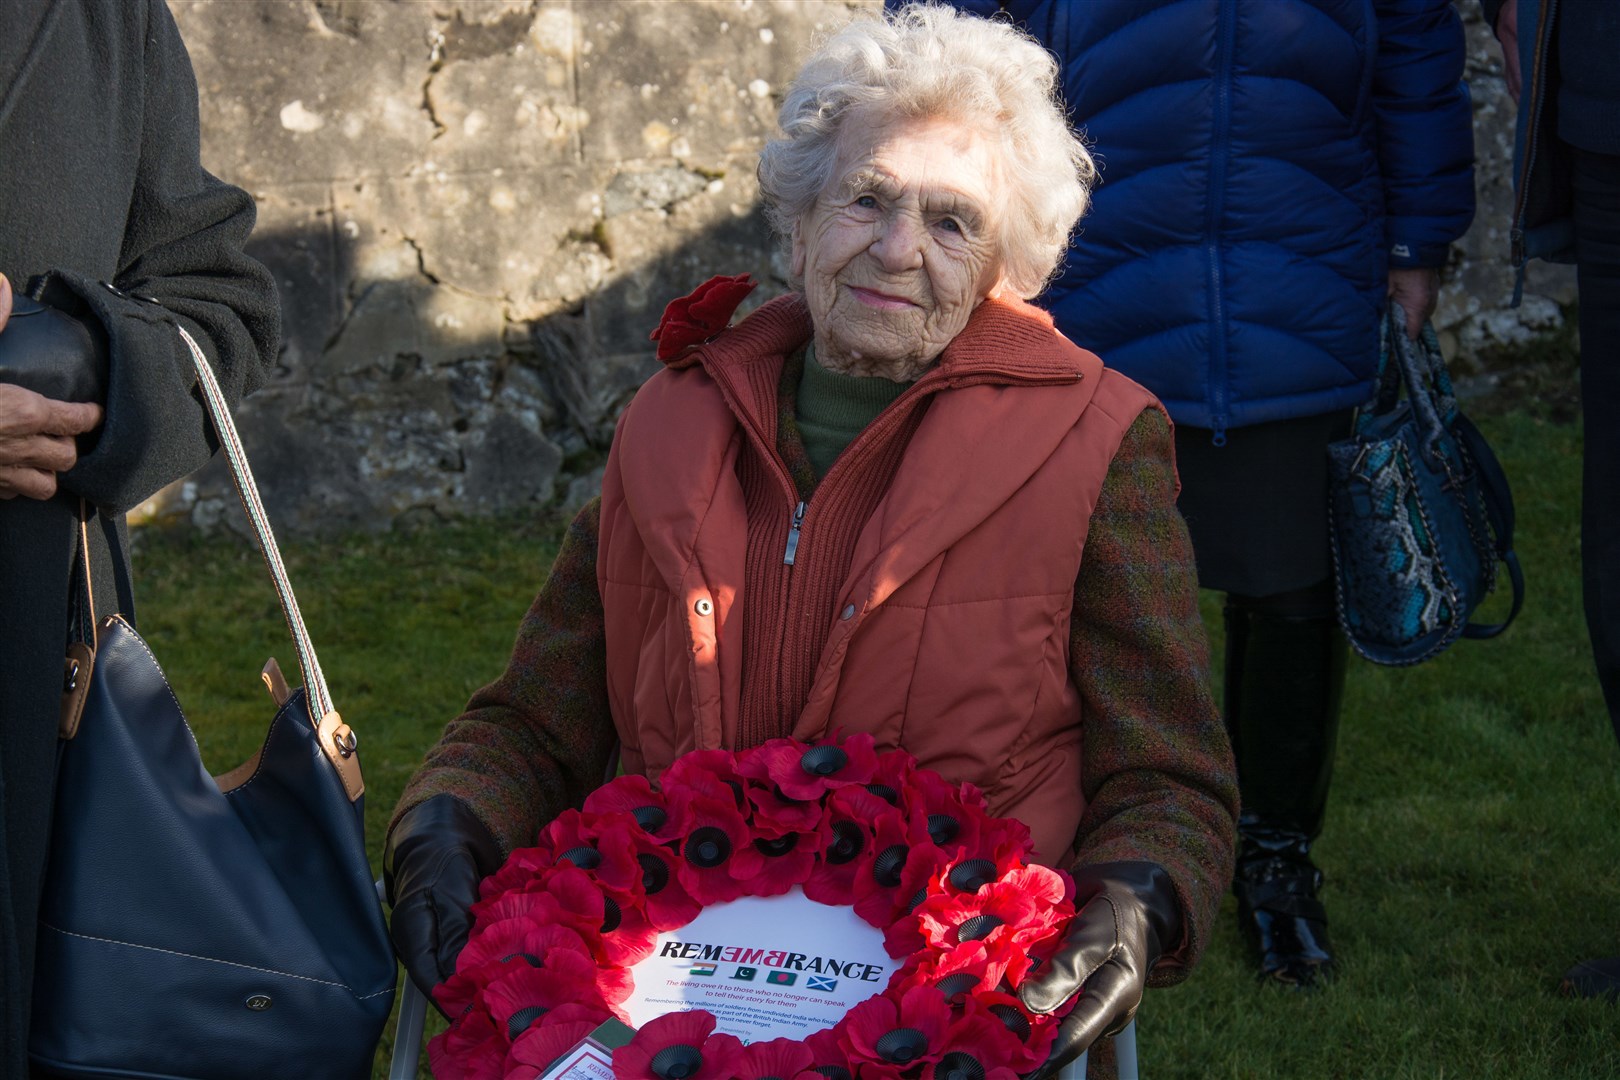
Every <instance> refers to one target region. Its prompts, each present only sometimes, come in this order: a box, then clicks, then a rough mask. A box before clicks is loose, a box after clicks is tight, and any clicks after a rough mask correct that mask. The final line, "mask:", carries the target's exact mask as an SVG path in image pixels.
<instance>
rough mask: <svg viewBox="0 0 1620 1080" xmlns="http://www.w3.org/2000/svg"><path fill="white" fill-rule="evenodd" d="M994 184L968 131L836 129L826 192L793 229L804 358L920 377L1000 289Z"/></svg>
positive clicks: (990, 166) (895, 123)
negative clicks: (805, 331) (809, 341)
mask: <svg viewBox="0 0 1620 1080" xmlns="http://www.w3.org/2000/svg"><path fill="white" fill-rule="evenodd" d="M999 185H1000V173H999V172H998V170H997V168H996V158H995V152H994V143H993V141H992V140H991V139H990V138H988V137H986V136H985V135H984V134H981V133H980V132H979V131H978V130H977V129H974V128H970V127H965V126H963V125H961V124H957V123H954V122H951V121H945V120H929V119H924V120H911V119H898V120H895V119H890V120H888V121H887V122H882V121H869V120H867V119H865V118H864V117H862V116H860V115H856V116H852V117H850V118H849V119H848V120H846V121H845V122H844V126H843V128H842V129H841V130H840V131H839V134H838V159H837V163H836V164H835V165H834V168H833V173H832V178H831V180H830V181H829V183H828V186H827V189H826V190H825V191H823V192H822V193H821V196H820V198H819V199H817V200H816V205H815V206H814V207H812V208H811V210H810V212H809V213H808V214H806V215H805V216H804V217H803V218H801V219H800V221H799V223H798V225H797V226H796V227H795V228H794V231H793V270H794V273H795V274H799V275H802V277H803V279H804V295H805V300H806V301H807V302H808V304H809V306H810V316H811V319H812V321H813V322H814V325H815V340H816V359H817V360H818V361H820V362H821V364H822V365H823V366H825V367H827V368H828V369H830V370H833V371H841V372H844V373H846V374H851V375H879V376H883V377H885V378H890V379H895V380H896V381H901V382H904V381H908V380H911V379H915V378H917V377H918V376H919V375H921V374H922V372H923V370H924V369H925V368H926V367H927V366H928V365H929V364H931V363H933V361H934V359H935V358H936V357H938V356H939V354H940V353H941V352H942V351H943V350H944V348H945V346H946V345H947V344H949V343H950V341H951V339H952V338H954V337H955V336H956V335H957V334H959V333H961V331H962V328H963V327H964V326H966V325H967V321H968V316H970V315H972V314H973V309H974V308H976V307H978V306H979V302H980V301H982V300H983V299H984V298H985V297H986V296H988V295H989V294H990V293H991V292H992V291H993V290H994V289H995V288H996V286H997V285H998V284H999V283H1000V280H1001V269H1002V263H1001V248H1000V235H1001V234H1000V224H1001V222H1000V217H999V215H998V209H999V206H1000V204H1001V203H1002V202H1003V201H1004V200H1000V199H998V198H997V197H996V191H997V189H998V187H999Z"/></svg>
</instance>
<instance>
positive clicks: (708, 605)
mask: <svg viewBox="0 0 1620 1080" xmlns="http://www.w3.org/2000/svg"><path fill="white" fill-rule="evenodd" d="M692 609H693V610H694V611H696V612H697V613H698V614H699V615H702V616H703V617H704V618H705V619H706V618H708V617H709V616H710V615H713V614H714V604H713V602H712V601H710V600H709V598H708V597H707V596H705V597H702V598H701V599H699V600H698V602H697V603H696V604H694V605H692Z"/></svg>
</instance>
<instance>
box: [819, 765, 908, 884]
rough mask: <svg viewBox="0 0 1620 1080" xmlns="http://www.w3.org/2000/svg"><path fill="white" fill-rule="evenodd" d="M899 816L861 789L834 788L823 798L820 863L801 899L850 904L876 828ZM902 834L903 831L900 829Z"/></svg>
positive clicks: (868, 865) (868, 867) (871, 854)
mask: <svg viewBox="0 0 1620 1080" xmlns="http://www.w3.org/2000/svg"><path fill="white" fill-rule="evenodd" d="M899 814H900V812H899V811H898V810H896V809H895V808H894V807H893V806H890V805H889V803H888V802H886V801H884V800H883V799H882V798H880V797H878V796H876V795H874V794H872V793H871V792H870V791H867V790H866V788H865V787H860V786H850V787H841V788H838V789H836V790H834V791H832V792H831V793H829V794H828V795H827V813H826V816H825V817H824V818H823V820H822V827H821V844H820V847H821V860H820V861H819V862H818V863H817V864H816V868H815V870H813V871H812V872H811V874H810V878H809V880H807V881H806V882H805V883H804V895H806V896H808V897H809V898H810V899H812V900H815V901H817V902H818V903H822V904H831V905H834V906H843V905H847V904H850V903H853V902H854V899H855V882H856V880H857V878H859V877H861V876H864V875H866V874H870V873H871V871H872V861H873V860H874V859H875V858H876V857H877V856H878V854H879V852H878V851H877V850H874V846H875V843H876V839H877V833H878V830H879V828H880V827H881V825H882V823H883V822H884V821H885V819H888V820H890V822H891V823H892V821H893V820H895V819H898V818H899ZM901 834H902V835H903V834H904V829H903V828H902V829H901Z"/></svg>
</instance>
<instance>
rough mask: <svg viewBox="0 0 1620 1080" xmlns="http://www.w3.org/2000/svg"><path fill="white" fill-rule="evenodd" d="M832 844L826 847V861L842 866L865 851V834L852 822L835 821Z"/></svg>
mask: <svg viewBox="0 0 1620 1080" xmlns="http://www.w3.org/2000/svg"><path fill="white" fill-rule="evenodd" d="M832 832H833V842H832V843H831V844H829V845H828V846H827V861H828V862H830V863H832V864H833V865H834V866H842V865H843V864H844V863H847V862H849V861H850V860H851V859H853V858H854V857H855V856H857V855H859V854H860V853H861V852H862V851H864V850H865V849H866V834H865V833H864V832H863V831H861V827H860V826H859V825H857V824H855V823H854V822H853V821H835V822H833V827H832Z"/></svg>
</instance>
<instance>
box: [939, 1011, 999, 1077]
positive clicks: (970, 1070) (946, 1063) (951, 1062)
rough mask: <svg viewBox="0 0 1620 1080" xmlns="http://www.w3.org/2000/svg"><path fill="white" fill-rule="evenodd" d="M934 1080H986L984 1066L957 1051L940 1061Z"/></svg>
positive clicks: (970, 1055) (971, 1057) (972, 1057)
mask: <svg viewBox="0 0 1620 1080" xmlns="http://www.w3.org/2000/svg"><path fill="white" fill-rule="evenodd" d="M1003 1007H1004V1008H1005V1006H1003ZM934 1080H984V1066H983V1065H981V1064H979V1059H978V1058H976V1057H974V1056H973V1055H972V1054H964V1053H962V1052H961V1051H960V1050H956V1051H953V1052H952V1053H949V1054H946V1055H945V1056H944V1057H942V1058H940V1059H939V1064H938V1065H935V1066H934Z"/></svg>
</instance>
